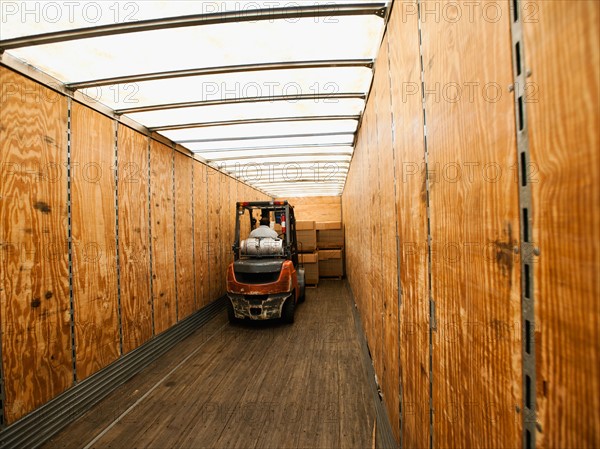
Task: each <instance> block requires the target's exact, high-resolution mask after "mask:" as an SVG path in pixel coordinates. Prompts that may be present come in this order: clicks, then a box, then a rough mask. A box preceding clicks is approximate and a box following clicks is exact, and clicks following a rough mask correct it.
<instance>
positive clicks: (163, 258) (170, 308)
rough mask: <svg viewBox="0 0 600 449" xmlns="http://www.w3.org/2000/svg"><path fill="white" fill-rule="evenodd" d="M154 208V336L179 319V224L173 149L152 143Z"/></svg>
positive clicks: (151, 169)
mask: <svg viewBox="0 0 600 449" xmlns="http://www.w3.org/2000/svg"><path fill="white" fill-rule="evenodd" d="M150 173H151V174H150V195H151V197H150V199H151V202H150V208H151V211H150V213H151V218H152V301H153V303H154V333H155V334H160V333H161V332H163V331H165V330H167V329H168V328H169V327H171V326H172V325H173V324H175V322H176V320H177V315H176V307H177V302H176V301H177V298H176V294H175V223H174V217H173V208H174V198H173V196H174V195H173V194H174V192H173V149H171V148H169V147H167V146H166V145H163V144H162V143H159V142H156V141H155V140H152V141H151V143H150Z"/></svg>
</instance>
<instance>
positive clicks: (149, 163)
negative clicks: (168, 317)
mask: <svg viewBox="0 0 600 449" xmlns="http://www.w3.org/2000/svg"><path fill="white" fill-rule="evenodd" d="M151 148H152V139H151V138H150V136H148V256H149V257H148V258H149V264H150V308H151V312H152V336H155V335H156V327H155V323H154V290H153V289H154V269H153V267H152V168H151V157H150V156H151Z"/></svg>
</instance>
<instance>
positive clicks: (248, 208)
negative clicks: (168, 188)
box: [227, 201, 305, 324]
mask: <svg viewBox="0 0 600 449" xmlns="http://www.w3.org/2000/svg"><path fill="white" fill-rule="evenodd" d="M256 212H260V215H261V216H262V217H263V220H264V219H265V217H266V220H267V221H268V220H269V219H271V220H272V221H274V222H275V223H276V224H278V225H279V227H280V228H281V232H279V233H278V231H275V232H273V231H271V232H270V233H269V232H267V233H266V234H268V235H269V236H266V235H260V236H252V234H253V233H251V234H250V236H248V237H247V238H246V239H245V240H241V241H240V232H241V231H240V229H241V226H240V224H241V221H242V220H249V223H250V226H249V228H250V229H251V230H252V229H254V227H255V223H256V218H255V217H254V215H255V213H256ZM273 219H274V220H273ZM263 234H265V233H263ZM232 249H233V254H234V261H233V262H232V263H231V264H230V265H229V268H228V270H227V296H228V298H229V301H228V302H227V316H228V318H229V321H230V322H231V323H236V322H240V321H242V320H269V319H281V320H282V321H283V322H284V323H290V324H291V323H293V322H294V312H295V310H296V305H297V304H298V303H300V302H302V301H304V292H305V283H304V269H303V268H301V267H300V266H299V264H298V241H297V239H296V219H295V217H294V208H293V206H291V205H290V204H288V202H287V201H252V202H238V203H236V221H235V241H234V243H233V247H232Z"/></svg>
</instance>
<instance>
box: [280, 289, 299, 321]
mask: <svg viewBox="0 0 600 449" xmlns="http://www.w3.org/2000/svg"><path fill="white" fill-rule="evenodd" d="M295 311H296V301H295V292H292V294H291V296H290V297H289V298H288V299H287V301H286V302H285V303H284V304H283V309H282V310H281V320H282V321H283V322H284V323H286V324H292V323H293V322H294V312H295Z"/></svg>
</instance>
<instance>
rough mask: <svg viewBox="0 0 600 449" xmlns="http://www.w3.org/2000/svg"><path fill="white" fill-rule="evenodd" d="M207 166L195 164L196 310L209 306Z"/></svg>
mask: <svg viewBox="0 0 600 449" xmlns="http://www.w3.org/2000/svg"><path fill="white" fill-rule="evenodd" d="M206 170H207V169H206V165H204V164H202V163H200V162H194V267H195V270H196V309H200V308H202V307H204V306H205V305H207V304H208V292H209V290H208V287H209V285H208V257H207V251H208V247H207V244H208V226H207V223H208V210H207V203H206V201H207V184H206V181H207V180H206Z"/></svg>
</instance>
